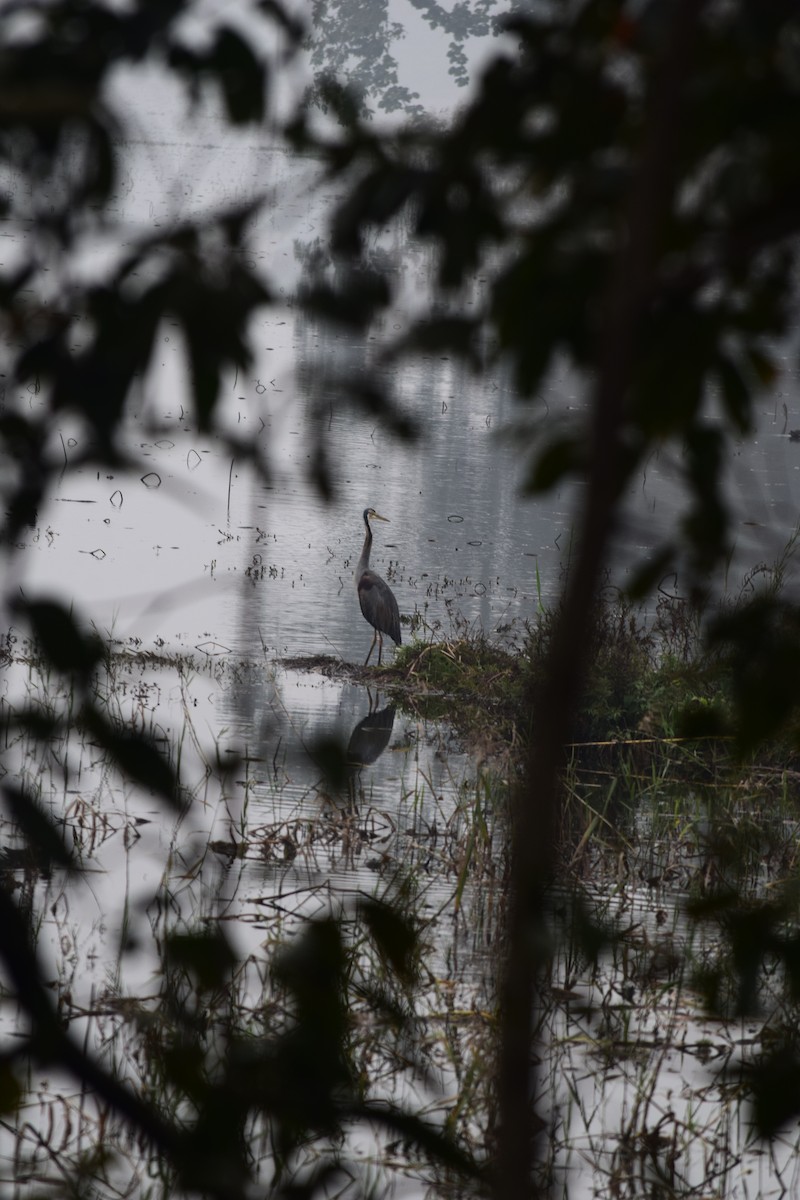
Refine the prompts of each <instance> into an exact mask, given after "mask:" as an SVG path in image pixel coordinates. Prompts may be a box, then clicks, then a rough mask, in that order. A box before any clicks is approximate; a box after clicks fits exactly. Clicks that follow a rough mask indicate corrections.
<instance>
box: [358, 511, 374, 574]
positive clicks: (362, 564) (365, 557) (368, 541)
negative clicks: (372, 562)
mask: <svg viewBox="0 0 800 1200" xmlns="http://www.w3.org/2000/svg"><path fill="white" fill-rule="evenodd" d="M364 524H365V525H366V527H367V536H366V537H365V538H364V549H363V550H362V551H361V558H360V559H359V560H358V566H357V567H356V578H360V577H361V576H362V575H363V574H364V572H365V571H366V569H367V568H368V566H369V552H370V550H371V549H372V530H371V529H370V527H369V521H366V520H365V521H364Z"/></svg>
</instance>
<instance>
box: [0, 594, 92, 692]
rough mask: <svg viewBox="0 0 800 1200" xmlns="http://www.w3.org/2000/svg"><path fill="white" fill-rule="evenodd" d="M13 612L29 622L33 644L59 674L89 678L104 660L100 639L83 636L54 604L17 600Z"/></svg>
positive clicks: (69, 614) (68, 612) (69, 616)
mask: <svg viewBox="0 0 800 1200" xmlns="http://www.w3.org/2000/svg"><path fill="white" fill-rule="evenodd" d="M15 607H16V610H17V611H18V612H20V613H22V614H23V615H24V616H26V617H27V618H28V620H29V621H30V624H31V628H32V630H33V634H34V637H35V638H36V641H37V642H38V643H39V645H40V646H41V648H42V651H43V652H44V654H45V655H46V656H47V658H48V659H49V660H50V662H51V663H52V664H53V666H54V667H56V668H57V669H58V670H59V671H65V672H69V671H75V672H76V673H77V674H79V675H84V676H85V675H88V674H89V672H90V671H91V670H93V668H94V667H96V666H97V664H98V662H99V661H100V659H101V658H102V656H103V645H102V642H101V641H100V639H99V638H97V637H95V636H94V635H92V634H85V633H83V631H82V630H81V629H79V628H78V626H77V625H76V623H75V621H74V619H73V616H72V613H71V612H70V611H69V609H67V608H66V607H65V606H64V605H63V604H60V603H59V602H58V601H56V600H34V601H26V600H18V601H17V602H16V605H15Z"/></svg>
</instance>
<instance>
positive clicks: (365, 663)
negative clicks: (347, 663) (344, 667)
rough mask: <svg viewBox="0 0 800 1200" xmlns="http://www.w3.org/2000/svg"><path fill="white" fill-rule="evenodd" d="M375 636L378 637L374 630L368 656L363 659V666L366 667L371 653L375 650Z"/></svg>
mask: <svg viewBox="0 0 800 1200" xmlns="http://www.w3.org/2000/svg"><path fill="white" fill-rule="evenodd" d="M377 636H378V631H377V629H376V630H375V632H374V633H373V635H372V645H371V646H370V648H369V654H368V655H367V657H366V658H365V659H364V666H366V665H367V663H368V662H369V660H370V659H371V658H372V651H373V650H374V649H375V639H376V638H377ZM379 661H380V660H379Z"/></svg>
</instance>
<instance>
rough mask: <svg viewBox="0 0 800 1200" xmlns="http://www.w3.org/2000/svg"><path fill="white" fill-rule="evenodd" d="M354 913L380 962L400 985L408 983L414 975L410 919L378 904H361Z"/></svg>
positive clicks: (414, 944)
mask: <svg viewBox="0 0 800 1200" xmlns="http://www.w3.org/2000/svg"><path fill="white" fill-rule="evenodd" d="M358 911H359V914H360V916H361V919H362V921H363V922H364V924H365V925H366V927H367V929H368V930H369V932H370V934H371V935H372V940H373V941H374V943H375V946H376V948H377V950H378V952H379V954H380V955H381V958H383V959H384V960H385V961H386V962H387V963H389V964H390V965H391V967H392V969H393V970H394V971H395V973H396V974H397V976H398V977H399V978H400V979H401V980H402V981H403V982H404V983H412V982H413V980H414V979H415V978H416V974H417V953H418V950H419V940H418V938H417V931H416V928H415V926H414V922H413V920H412V919H411V917H410V915H409V914H408V913H406V912H403V911H401V910H400V908H399V906H398V905H396V904H386V903H385V902H384V901H381V900H362V901H361V902H360V903H359V906H358Z"/></svg>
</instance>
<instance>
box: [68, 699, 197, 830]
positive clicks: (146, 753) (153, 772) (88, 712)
mask: <svg viewBox="0 0 800 1200" xmlns="http://www.w3.org/2000/svg"><path fill="white" fill-rule="evenodd" d="M82 720H83V722H84V724H85V725H86V727H87V728H88V729H89V731H90V732H91V733H92V735H93V737H94V738H95V739H96V740H97V743H98V744H99V745H100V746H101V747H102V748H103V749H104V750H106V751H108V753H109V755H110V756H111V758H112V760H113V761H114V763H115V764H116V766H117V767H118V768H119V769H120V771H121V772H122V773H123V774H124V775H127V776H128V777H129V778H130V779H132V780H133V781H134V782H135V783H138V784H140V785H141V786H142V787H144V788H147V789H149V790H150V791H152V792H155V793H156V795H159V796H161V797H162V799H164V800H166V801H167V802H168V803H169V804H171V805H172V806H173V807H174V808H176V809H178V810H179V811H182V810H183V808H184V807H185V805H184V803H183V802H182V800H181V798H180V796H179V793H178V779H177V776H176V775H175V772H174V771H173V769H172V766H171V765H170V763H169V761H168V760H167V759H166V758H165V757H164V755H163V754H162V752H161V751H160V750H159V749H158V747H157V746H156V745H155V743H154V742H153V741H151V740H150V738H148V737H147V736H146V735H145V734H143V733H133V732H131V731H129V730H127V729H123V728H122V727H120V726H118V725H112V724H111V723H110V721H109V720H108V719H107V717H105V716H104V715H103V714H102V713H101V712H100V711H99V710H98V709H97V708H95V707H94V706H93V705H90V704H87V705H86V706H85V707H84V709H83V712H82Z"/></svg>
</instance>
